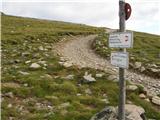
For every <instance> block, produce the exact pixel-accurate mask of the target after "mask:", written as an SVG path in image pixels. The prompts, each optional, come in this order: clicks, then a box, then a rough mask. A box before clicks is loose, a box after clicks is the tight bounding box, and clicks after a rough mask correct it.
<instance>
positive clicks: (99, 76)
mask: <svg viewBox="0 0 160 120" xmlns="http://www.w3.org/2000/svg"><path fill="white" fill-rule="evenodd" d="M103 75H104V74H100V73H99V74H96V77H97V78H101V77H103Z"/></svg>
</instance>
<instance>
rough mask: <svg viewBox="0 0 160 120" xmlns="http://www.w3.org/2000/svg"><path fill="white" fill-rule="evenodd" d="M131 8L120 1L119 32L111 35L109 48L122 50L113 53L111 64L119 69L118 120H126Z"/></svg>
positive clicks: (131, 44) (131, 39) (131, 34)
mask: <svg viewBox="0 0 160 120" xmlns="http://www.w3.org/2000/svg"><path fill="white" fill-rule="evenodd" d="M131 11H132V10H131V6H130V5H129V4H128V3H125V0H119V32H117V33H111V34H110V35H109V47H111V48H120V50H119V52H114V53H111V64H112V65H115V66H117V67H119V105H118V120H125V102H126V82H125V79H124V73H125V69H126V68H128V64H129V60H128V53H127V52H126V48H130V47H132V46H133V33H131V32H125V20H128V19H129V17H130V15H131Z"/></svg>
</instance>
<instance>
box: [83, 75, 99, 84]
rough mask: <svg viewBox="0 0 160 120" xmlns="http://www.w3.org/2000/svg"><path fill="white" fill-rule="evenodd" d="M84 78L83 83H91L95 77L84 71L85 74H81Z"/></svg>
mask: <svg viewBox="0 0 160 120" xmlns="http://www.w3.org/2000/svg"><path fill="white" fill-rule="evenodd" d="M83 78H84V81H83V82H85V83H92V82H95V81H96V79H95V78H94V77H92V74H89V75H88V73H85V75H84V76H83Z"/></svg>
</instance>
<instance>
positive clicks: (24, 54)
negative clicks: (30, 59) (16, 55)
mask: <svg viewBox="0 0 160 120" xmlns="http://www.w3.org/2000/svg"><path fill="white" fill-rule="evenodd" d="M29 55H30V53H29V52H24V53H22V56H23V57H24V56H29Z"/></svg>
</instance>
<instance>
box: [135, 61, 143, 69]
mask: <svg viewBox="0 0 160 120" xmlns="http://www.w3.org/2000/svg"><path fill="white" fill-rule="evenodd" d="M141 66H142V63H141V62H135V65H134V68H136V69H138V68H140V67H141Z"/></svg>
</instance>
